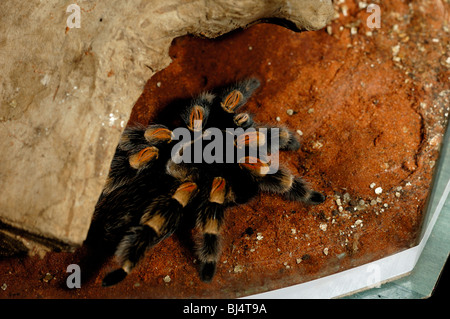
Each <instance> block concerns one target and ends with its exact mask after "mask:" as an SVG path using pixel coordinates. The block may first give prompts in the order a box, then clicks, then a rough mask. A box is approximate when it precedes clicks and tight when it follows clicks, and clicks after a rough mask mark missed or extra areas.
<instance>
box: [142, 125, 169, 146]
mask: <svg viewBox="0 0 450 319" xmlns="http://www.w3.org/2000/svg"><path fill="white" fill-rule="evenodd" d="M144 137H145V139H146V140H147V141H148V142H149V143H150V144H156V143H161V142H165V143H170V142H171V141H172V131H171V130H169V129H167V128H165V127H154V126H150V127H149V128H147V129H146V130H145V133H144Z"/></svg>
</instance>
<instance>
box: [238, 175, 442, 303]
mask: <svg viewBox="0 0 450 319" xmlns="http://www.w3.org/2000/svg"><path fill="white" fill-rule="evenodd" d="M449 193H450V180H449V181H448V182H447V185H446V187H445V189H444V193H443V194H442V196H441V198H440V200H439V203H438V205H437V206H436V209H435V210H434V212H433V215H432V217H431V219H430V222H429V223H428V225H427V228H426V230H425V232H424V235H423V237H422V239H421V241H420V243H419V244H418V245H417V246H415V247H413V248H410V249H407V250H404V251H402V252H399V253H397V254H394V255H391V256H388V257H385V258H382V259H379V260H376V261H373V262H371V263H368V264H365V265H362V266H358V267H355V268H352V269H348V270H345V271H342V272H339V273H336V274H333V275H330V276H327V277H323V278H319V279H315V280H312V281H309V282H306V283H302V284H298V285H293V286H290V287H286V288H281V289H277V290H272V291H268V292H264V293H260V294H255V295H251V296H247V297H244V299H266V298H267V299H269V298H270V299H291V298H292V299H301V298H308V299H328V298H335V297H338V296H343V295H347V294H350V293H352V292H356V291H359V290H363V289H368V288H372V287H379V286H380V284H381V283H382V282H386V281H389V280H392V279H394V278H397V277H400V276H402V275H405V274H407V273H409V272H411V271H412V270H413V269H414V267H415V265H416V263H417V261H418V260H419V257H420V254H421V253H422V251H423V248H424V247H425V244H426V242H427V240H428V238H429V237H430V234H431V231H432V229H433V227H434V225H435V223H436V220H437V218H438V216H439V214H440V212H441V210H442V207H443V206H444V204H445V201H446V200H447V197H448V194H449Z"/></svg>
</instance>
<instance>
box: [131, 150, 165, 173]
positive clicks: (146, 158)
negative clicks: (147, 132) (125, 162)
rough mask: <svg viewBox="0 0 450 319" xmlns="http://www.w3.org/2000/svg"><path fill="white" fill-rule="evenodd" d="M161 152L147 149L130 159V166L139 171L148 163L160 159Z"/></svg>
mask: <svg viewBox="0 0 450 319" xmlns="http://www.w3.org/2000/svg"><path fill="white" fill-rule="evenodd" d="M158 153H159V150H158V149H157V148H156V147H154V146H150V147H146V148H144V149H143V150H141V151H139V152H138V153H136V154H133V155H131V156H130V158H129V162H130V166H131V167H133V168H135V169H138V168H140V167H142V166H143V165H145V164H147V163H148V162H150V161H152V160H155V159H157V158H158Z"/></svg>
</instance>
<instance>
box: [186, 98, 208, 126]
mask: <svg viewBox="0 0 450 319" xmlns="http://www.w3.org/2000/svg"><path fill="white" fill-rule="evenodd" d="M205 118H206V116H205V109H204V108H203V107H201V106H200V105H194V106H193V107H192V108H191V110H190V113H189V122H188V123H187V127H188V129H190V130H191V131H196V132H197V131H201V130H202V128H203V121H205V120H206V119H205Z"/></svg>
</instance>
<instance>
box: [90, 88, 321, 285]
mask: <svg viewBox="0 0 450 319" xmlns="http://www.w3.org/2000/svg"><path fill="white" fill-rule="evenodd" d="M258 87H259V81H258V80H256V79H249V80H245V81H242V82H239V83H237V84H235V85H232V86H229V87H226V88H224V89H221V90H219V91H218V92H214V93H210V92H204V93H202V94H200V95H199V96H198V97H196V98H194V99H193V100H192V101H191V102H190V104H188V105H187V106H185V107H184V109H183V110H182V111H181V112H180V113H179V115H180V117H181V119H182V121H183V122H184V125H183V126H181V127H173V128H172V127H171V129H169V128H168V127H169V125H170V123H167V126H165V125H160V124H158V125H149V126H147V127H144V126H141V125H138V126H133V127H128V128H126V129H125V131H124V133H123V134H122V137H121V140H120V142H119V145H118V146H117V150H116V153H115V155H114V158H113V161H112V164H111V169H110V173H109V176H108V179H107V182H106V185H105V187H104V190H103V193H102V195H101V197H100V199H99V202H98V204H97V206H96V210H95V213H94V218H93V223H92V226H91V230H90V235H91V237H92V234H94V238H96V240H99V241H102V242H105V243H109V244H110V247H112V249H113V250H114V251H115V252H114V254H115V256H116V259H117V261H118V263H119V265H120V267H119V268H118V269H117V270H115V271H113V272H111V273H109V274H108V275H107V276H106V277H105V278H104V279H103V285H104V286H110V285H114V284H116V283H118V282H120V281H121V280H123V279H124V278H126V276H127V274H129V273H130V272H131V271H132V269H133V268H134V267H135V266H136V265H137V264H138V263H139V261H140V260H141V259H142V257H143V256H144V255H145V253H146V252H147V251H148V249H149V248H151V247H153V246H154V245H156V244H158V243H160V242H161V241H163V240H164V239H165V238H167V237H169V236H170V235H172V234H173V233H174V232H175V231H176V230H177V229H179V228H180V226H181V225H183V223H186V220H189V219H191V220H194V224H195V227H196V228H197V230H198V238H196V240H195V243H196V244H195V245H196V247H195V253H196V256H197V258H198V260H199V261H200V269H199V274H200V278H201V280H203V281H205V282H209V281H211V280H212V278H213V276H214V274H215V272H216V266H217V262H218V259H219V257H220V252H221V241H222V238H221V229H222V227H223V224H224V222H225V215H226V210H227V209H228V208H229V207H232V206H236V205H241V204H245V203H247V202H249V201H250V200H251V199H252V198H254V197H255V196H257V195H258V194H259V193H260V192H272V193H278V194H282V195H283V196H284V197H285V198H286V199H287V200H291V201H301V202H304V203H307V204H320V203H322V202H323V201H324V200H325V197H324V196H323V195H322V194H321V193H319V192H316V191H314V190H312V189H310V188H309V187H308V186H307V184H306V183H305V182H304V181H303V180H302V179H301V178H300V177H296V176H294V175H292V173H291V172H289V170H287V169H286V168H285V167H283V166H281V165H279V163H278V158H277V157H276V156H275V155H277V154H278V152H279V150H291V151H293V150H297V149H298V148H299V146H300V143H299V141H298V140H297V138H296V137H295V135H294V134H293V133H292V132H291V131H290V130H289V129H287V128H280V127H275V126H270V125H266V124H263V123H256V122H254V120H253V118H252V116H251V115H250V114H248V113H245V112H244V113H240V112H238V110H239V109H240V107H241V106H243V105H244V104H245V103H246V102H247V100H248V99H249V98H250V97H251V95H252V93H253V92H254V91H255V90H256V89H257V88H258ZM181 129H184V130H182V131H181V133H182V134H181V133H180V134H181V135H183V136H184V139H181V138H180V136H181V135H180V134H179V131H180V130H181ZM199 143H200V144H199ZM199 145H200V146H199ZM274 164H276V165H274Z"/></svg>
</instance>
